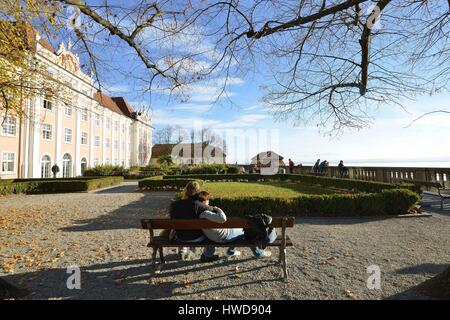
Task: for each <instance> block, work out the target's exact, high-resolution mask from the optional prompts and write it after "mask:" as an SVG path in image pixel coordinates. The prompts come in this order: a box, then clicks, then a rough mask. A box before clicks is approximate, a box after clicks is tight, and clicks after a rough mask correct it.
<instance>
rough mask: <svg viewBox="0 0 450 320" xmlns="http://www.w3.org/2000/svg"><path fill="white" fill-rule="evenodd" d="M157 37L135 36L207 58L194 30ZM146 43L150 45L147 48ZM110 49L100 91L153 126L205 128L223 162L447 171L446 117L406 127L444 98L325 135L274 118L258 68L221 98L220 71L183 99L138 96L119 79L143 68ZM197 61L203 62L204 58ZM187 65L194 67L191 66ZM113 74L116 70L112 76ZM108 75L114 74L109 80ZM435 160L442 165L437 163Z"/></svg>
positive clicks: (114, 45) (377, 113) (390, 108)
mask: <svg viewBox="0 0 450 320" xmlns="http://www.w3.org/2000/svg"><path fill="white" fill-rule="evenodd" d="M155 37H158V35H157V34H155V33H154V32H149V33H144V34H143V35H142V39H141V40H142V41H143V43H149V47H148V48H149V49H154V48H155V46H157V47H158V50H161V53H162V54H163V52H164V50H169V51H170V52H174V54H182V53H186V52H189V53H198V52H208V54H210V55H214V54H215V52H214V49H213V48H212V45H211V43H208V41H207V40H205V39H204V38H202V36H201V30H198V29H194V30H193V32H192V33H190V34H187V35H186V34H185V35H184V36H183V37H182V38H181V37H177V38H174V39H167V38H164V42H156V43H155V42H153V40H154V38H155ZM150 43H151V44H150ZM109 45H110V48H111V49H110V50H105V51H103V52H102V53H101V55H102V58H103V60H105V61H108V65H107V66H106V67H105V66H104V67H105V69H108V72H107V73H105V74H108V76H107V77H106V76H105V77H104V78H103V79H104V80H105V81H103V83H102V86H103V87H104V90H106V91H107V92H108V93H109V94H110V95H112V96H124V97H125V98H127V99H128V100H129V101H130V103H131V104H132V105H133V106H134V107H135V108H136V109H140V108H144V109H148V110H151V113H152V121H153V125H154V127H155V129H159V128H162V127H164V126H167V125H171V126H175V125H180V126H182V127H184V128H186V129H187V130H189V129H190V128H195V129H200V128H211V129H212V130H214V131H215V132H216V133H218V134H220V135H221V136H223V137H224V138H225V139H226V142H227V155H228V157H227V162H230V163H234V162H239V163H248V162H249V161H250V159H251V157H253V156H254V155H255V154H256V153H258V152H261V151H266V150H273V151H275V152H277V153H279V154H281V155H282V156H283V157H285V158H286V159H288V158H291V159H293V160H294V162H296V163H303V164H310V163H313V162H314V161H315V160H316V159H318V158H320V159H322V160H325V159H326V160H328V161H330V162H331V164H334V162H337V161H339V160H341V159H342V160H344V162H347V163H352V162H361V163H362V162H377V161H378V162H393V161H399V162H400V161H401V162H411V161H422V162H428V163H431V162H436V163H437V162H439V163H440V165H445V166H448V167H450V114H444V113H441V114H431V115H428V116H427V117H424V118H422V119H420V120H418V121H417V122H415V123H414V124H412V125H411V126H409V127H408V125H409V124H411V122H412V121H414V120H415V119H417V118H418V117H420V116H421V115H423V114H424V113H426V112H430V111H434V110H447V111H450V93H449V92H445V91H444V92H441V93H439V94H434V95H432V96H429V95H424V96H420V97H418V98H417V99H416V100H408V101H406V100H405V101H403V105H404V107H405V108H404V109H403V108H401V107H399V106H397V105H387V104H386V105H381V106H379V107H378V108H377V109H371V110H370V111H369V114H370V116H371V117H372V119H373V120H372V122H371V124H370V126H368V127H366V128H363V129H360V130H350V129H347V130H344V131H343V132H339V133H336V132H334V133H332V134H331V135H329V134H328V133H327V128H319V127H316V126H315V124H314V123H309V124H307V125H301V126H295V125H294V123H292V122H290V121H277V120H276V118H274V116H273V114H272V113H271V112H270V109H268V107H267V106H266V105H264V104H263V103H262V101H261V99H262V97H263V94H264V92H263V90H262V89H261V86H264V85H265V84H267V82H270V81H271V79H268V78H267V75H265V71H266V70H265V69H264V67H263V68H262V71H261V72H259V71H256V72H249V73H244V74H240V75H236V76H233V77H232V78H231V79H230V80H229V82H228V83H229V85H228V87H227V91H226V95H225V96H222V97H221V99H219V100H218V101H215V99H216V98H217V94H218V92H219V91H220V89H221V84H223V81H224V79H225V78H224V75H223V74H220V73H218V74H215V75H213V77H212V79H211V80H210V81H209V82H200V83H197V84H195V85H193V86H192V87H191V88H190V91H189V99H186V100H187V101H185V102H180V100H179V99H175V98H173V97H172V96H170V95H168V94H167V93H165V92H163V91H162V92H152V93H151V95H150V94H149V93H146V94H143V93H142V92H140V91H139V90H137V89H136V82H135V80H133V79H128V78H127V77H126V76H124V73H123V70H127V71H128V72H129V73H135V74H140V72H141V71H142V69H143V66H142V63H141V62H140V61H139V59H138V58H137V57H136V55H135V54H134V53H133V52H132V51H130V50H129V49H127V46H126V45H123V44H121V43H120V41H119V40H114V39H112V40H111V42H109ZM199 61H200V62H202V63H208V62H207V56H206V57H205V58H204V59H203V60H199ZM193 68H201V65H200V66H197V65H196V66H194V67H193ZM116 70H122V71H121V72H117V71H116ZM111 75H114V76H111ZM442 162H443V163H444V164H442Z"/></svg>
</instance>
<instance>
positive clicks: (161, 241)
mask: <svg viewBox="0 0 450 320" xmlns="http://www.w3.org/2000/svg"><path fill="white" fill-rule="evenodd" d="M281 241H282V238H281V236H278V237H277V239H276V240H275V241H274V242H272V243H268V244H267V246H268V247H279V246H280V245H281ZM191 245H192V246H193V247H208V246H213V247H253V244H250V243H249V242H248V241H235V242H232V243H216V242H212V241H202V242H195V243H188V242H180V241H170V240H169V239H167V238H166V237H154V238H153V241H152V242H150V243H149V246H158V247H159V246H161V247H176V248H179V247H189V246H191ZM286 246H287V247H292V246H293V244H292V241H291V239H289V237H288V236H286Z"/></svg>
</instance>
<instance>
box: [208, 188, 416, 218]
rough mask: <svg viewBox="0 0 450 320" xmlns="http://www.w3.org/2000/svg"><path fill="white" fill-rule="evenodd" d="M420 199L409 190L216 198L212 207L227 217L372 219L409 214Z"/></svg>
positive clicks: (212, 202)
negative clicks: (346, 217)
mask: <svg viewBox="0 0 450 320" xmlns="http://www.w3.org/2000/svg"><path fill="white" fill-rule="evenodd" d="M418 200H419V195H418V194H417V193H415V192H413V191H411V190H407V189H391V190H383V191H381V192H380V193H359V194H333V195H301V196H299V197H296V198H290V199H283V198H269V197H243V198H233V199H230V198H214V199H212V200H211V205H214V206H217V207H220V208H221V209H223V210H224V211H225V212H226V213H227V215H229V216H235V217H241V216H243V215H245V214H256V213H267V214H270V215H273V216H284V215H293V216H303V217H320V216H322V217H323V216H372V215H396V214H402V213H406V212H408V211H409V210H410V209H411V207H412V206H413V205H414V204H415V203H416V202H417V201H418Z"/></svg>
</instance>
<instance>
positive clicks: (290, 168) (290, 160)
mask: <svg viewBox="0 0 450 320" xmlns="http://www.w3.org/2000/svg"><path fill="white" fill-rule="evenodd" d="M289 173H291V174H292V173H294V161H292V159H289Z"/></svg>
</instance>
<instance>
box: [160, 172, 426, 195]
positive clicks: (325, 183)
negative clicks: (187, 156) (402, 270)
mask: <svg viewBox="0 0 450 320" xmlns="http://www.w3.org/2000/svg"><path fill="white" fill-rule="evenodd" d="M174 178H175V179H176V178H191V179H202V180H207V181H208V180H209V181H240V180H247V181H296V182H301V183H305V184H310V185H320V186H322V187H325V188H329V187H333V188H338V189H346V190H351V191H358V192H367V193H376V192H381V191H382V190H385V189H398V188H402V189H410V190H412V191H415V192H417V193H419V190H418V189H417V186H415V185H414V184H412V183H400V184H393V183H385V182H377V181H365V180H354V179H341V178H329V177H317V176H309V175H299V174H275V175H269V176H264V175H260V174H190V175H179V176H166V177H164V179H174Z"/></svg>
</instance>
